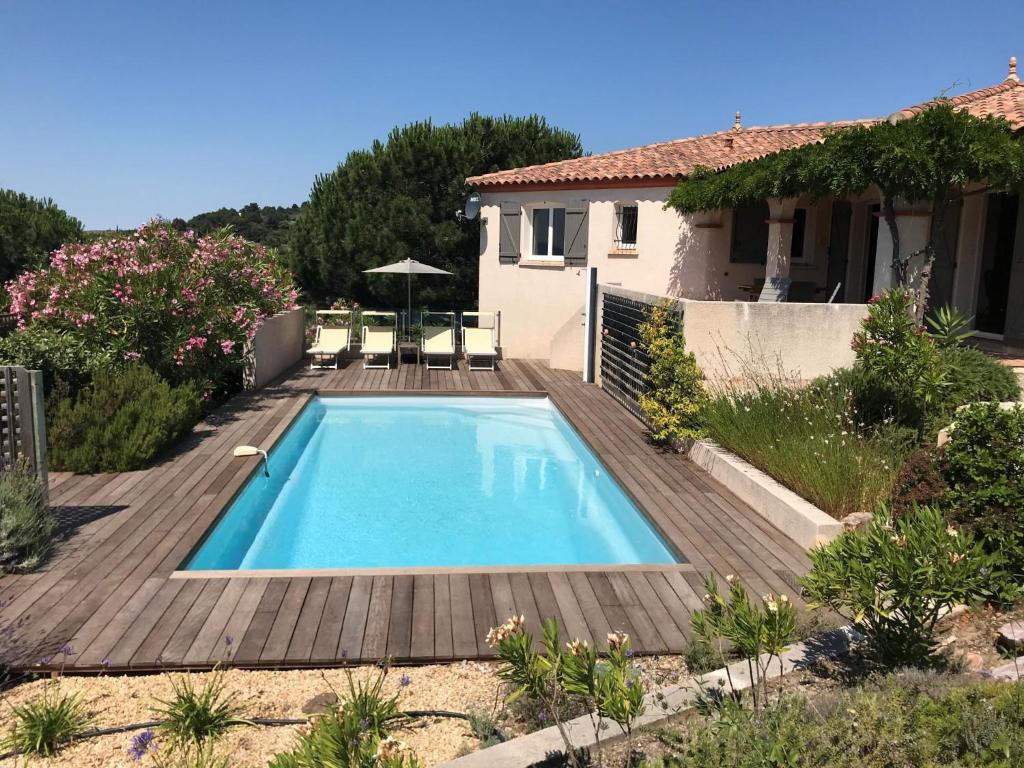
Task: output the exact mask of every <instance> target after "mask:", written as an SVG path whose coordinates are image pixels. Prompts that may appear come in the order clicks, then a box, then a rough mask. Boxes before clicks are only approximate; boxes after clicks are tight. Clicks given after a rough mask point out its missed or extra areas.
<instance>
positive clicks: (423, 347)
mask: <svg viewBox="0 0 1024 768" xmlns="http://www.w3.org/2000/svg"><path fill="white" fill-rule="evenodd" d="M425 316H426V317H430V319H431V320H433V319H434V318H441V317H443V318H445V319H446V320H447V321H448V322H447V325H427V324H426V322H424V324H423V337H422V339H421V340H420V351H421V352H422V353H423V357H424V359H425V360H426V362H427V369H428V370H431V369H441V368H444V369H447V370H449V371H450V370H451V369H452V365H453V363H454V360H455V328H454V325H455V313H454V312H429V313H426V315H425ZM432 357H433V358H437V357H441V358H445V357H446V358H448V362H447V363H446V364H440V365H431V362H430V359H431V358H432Z"/></svg>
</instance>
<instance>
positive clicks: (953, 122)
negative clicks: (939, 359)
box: [667, 99, 1024, 321]
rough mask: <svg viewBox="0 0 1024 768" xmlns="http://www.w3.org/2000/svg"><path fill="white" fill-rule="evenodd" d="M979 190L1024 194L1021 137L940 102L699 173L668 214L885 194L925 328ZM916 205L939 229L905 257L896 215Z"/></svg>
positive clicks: (895, 255)
mask: <svg viewBox="0 0 1024 768" xmlns="http://www.w3.org/2000/svg"><path fill="white" fill-rule="evenodd" d="M974 183H986V184H988V185H989V186H990V187H991V188H993V189H999V190H1010V189H1022V188H1024V142H1022V141H1021V140H1018V139H1016V138H1015V137H1014V134H1013V131H1012V128H1011V125H1010V123H1008V122H1007V121H1006V120H1005V119H1003V118H1001V117H994V116H988V117H976V116H974V115H971V114H969V113H968V112H966V111H963V110H959V109H956V108H955V107H954V105H953V103H952V102H951V101H949V100H948V99H938V100H936V101H935V102H933V104H932V106H930V107H929V108H927V109H924V110H922V111H921V112H919V113H918V114H916V115H914V116H912V117H909V118H905V119H890V120H888V121H882V122H879V123H875V124H871V125H868V124H858V125H853V126H848V127H844V128H839V129H836V130H835V131H832V132H830V133H829V134H827V135H826V137H825V139H824V140H823V141H822V142H820V143H817V144H810V145H806V146H802V147H797V148H794V149H789V150H784V151H782V152H778V153H775V154H772V155H768V156H766V157H763V158H759V159H757V160H751V161H748V162H745V163H739V164H737V165H734V166H732V167H730V168H727V169H726V170H724V171H721V172H718V173H716V172H714V171H713V170H712V169H710V168H706V167H705V168H698V169H697V170H695V171H694V173H693V174H691V175H690V177H689V178H687V179H684V180H683V181H681V182H680V183H679V185H678V186H677V187H676V188H675V190H673V192H672V194H671V195H670V196H669V199H668V203H667V205H668V206H670V207H672V208H675V209H676V210H677V211H679V212H680V213H697V212H700V211H708V210H717V209H722V208H738V207H741V206H744V205H748V204H750V203H754V202H757V201H760V200H765V199H768V198H773V197H774V198H787V197H798V196H800V195H805V194H810V195H814V196H824V195H834V196H837V197H845V196H848V195H856V194H861V193H863V192H866V191H868V190H869V189H872V188H874V189H877V190H878V191H879V193H880V201H881V213H882V217H883V219H884V220H885V222H886V224H887V226H888V229H889V233H890V235H891V237H892V242H893V252H892V269H893V273H894V275H895V277H896V280H897V282H898V283H899V285H900V286H902V287H904V288H910V287H911V285H910V283H911V277H912V275H911V265H912V263H913V262H915V260H917V259H920V261H921V264H922V266H921V271H920V280H919V281H917V282H918V284H917V286H916V288H915V290H916V291H917V295H916V296H915V306H916V312H917V314H918V320H919V321H920V319H921V317H922V316H923V312H924V307H925V304H926V303H927V296H928V294H927V291H928V280H929V277H930V274H931V265H932V262H933V261H934V258H935V243H936V242H937V241H938V240H939V239H940V238H941V237H943V236H944V227H945V216H946V211H947V209H948V208H949V207H950V206H951V204H953V203H954V202H956V200H957V199H958V198H959V197H961V196H962V195H963V194H964V192H965V190H966V188H967V186H968V185H969V184H974ZM909 203H929V204H930V205H931V208H932V211H933V214H932V215H933V226H932V227H931V232H930V236H929V239H928V241H927V242H926V244H925V245H924V246H923V247H922V248H921V249H920V250H917V251H913V252H910V253H906V252H904V250H903V249H901V247H900V231H899V227H898V225H897V213H898V207H899V206H901V205H905V204H909Z"/></svg>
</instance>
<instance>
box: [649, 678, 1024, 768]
mask: <svg viewBox="0 0 1024 768" xmlns="http://www.w3.org/2000/svg"><path fill="white" fill-rule="evenodd" d="M661 739H662V741H663V742H664V743H665V744H666V746H667V747H668V751H669V752H670V755H669V756H667V757H665V758H663V759H659V760H657V761H648V762H647V763H645V764H644V766H645V768H683V767H684V766H685V767H686V768H783V767H786V768H789V767H790V766H793V767H795V766H814V767H815V768H921V767H922V766H950V767H951V768H979V767H980V766H990V767H991V768H1010V766H1017V765H1022V764H1024V685H1022V684H1015V685H1009V684H1005V683H997V682H991V681H989V682H974V681H965V680H962V679H958V678H953V677H950V676H935V678H934V679H927V680H922V679H921V678H920V677H918V676H917V675H909V674H897V675H892V676H888V677H886V678H882V679H881V680H879V681H878V682H875V683H872V684H869V685H865V686H862V687H858V688H855V689H853V690H851V691H846V692H842V693H839V694H824V695H819V696H817V697H815V698H813V699H811V698H808V697H807V696H788V697H786V698H784V699H783V700H782V701H781V702H780V703H778V704H777V705H773V706H772V707H770V708H769V709H768V710H767V711H763V712H753V711H751V710H747V709H742V708H739V707H729V708H727V709H726V710H725V711H724V713H723V714H722V715H721V716H720V717H719V718H717V719H712V720H702V721H692V722H691V724H690V725H689V726H688V727H687V728H686V730H685V731H684V730H680V729H677V728H673V729H670V730H668V731H666V732H663V733H662V735H661Z"/></svg>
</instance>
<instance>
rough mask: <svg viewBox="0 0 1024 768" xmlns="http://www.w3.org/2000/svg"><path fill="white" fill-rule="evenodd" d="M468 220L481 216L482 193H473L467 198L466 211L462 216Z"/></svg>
mask: <svg viewBox="0 0 1024 768" xmlns="http://www.w3.org/2000/svg"><path fill="white" fill-rule="evenodd" d="M462 215H463V216H464V217H465V218H467V219H475V218H476V217H477V216H479V215H480V193H479V192H473V193H472V194H471V195H470V196H469V197H467V198H466V210H465V212H464V213H463V214H462Z"/></svg>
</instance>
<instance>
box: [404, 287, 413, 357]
mask: <svg viewBox="0 0 1024 768" xmlns="http://www.w3.org/2000/svg"><path fill="white" fill-rule="evenodd" d="M405 286H406V291H407V293H408V298H409V314H407V315H406V316H405V340H406V341H412V273H411V272H409V273H408V274H406V276H405Z"/></svg>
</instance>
